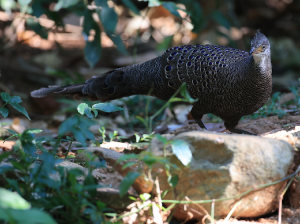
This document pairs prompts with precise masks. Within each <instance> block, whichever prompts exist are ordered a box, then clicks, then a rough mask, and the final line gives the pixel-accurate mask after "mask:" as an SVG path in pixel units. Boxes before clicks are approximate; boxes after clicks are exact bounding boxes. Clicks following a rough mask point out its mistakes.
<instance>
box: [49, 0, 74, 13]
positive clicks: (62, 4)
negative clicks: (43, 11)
mask: <svg viewBox="0 0 300 224" xmlns="http://www.w3.org/2000/svg"><path fill="white" fill-rule="evenodd" d="M78 2H79V0H59V1H58V2H57V3H56V5H55V7H54V10H55V11H59V10H60V9H62V8H69V7H71V6H74V5H75V4H77V3H78Z"/></svg>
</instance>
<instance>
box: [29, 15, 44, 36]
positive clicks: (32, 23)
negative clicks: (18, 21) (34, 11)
mask: <svg viewBox="0 0 300 224" xmlns="http://www.w3.org/2000/svg"><path fill="white" fill-rule="evenodd" d="M26 24H27V25H28V26H29V27H30V28H31V29H32V30H33V31H34V32H35V33H36V34H38V35H40V36H41V37H42V38H43V39H48V31H47V29H46V28H45V27H43V26H42V25H41V24H40V22H39V20H38V19H35V18H27V19H26Z"/></svg>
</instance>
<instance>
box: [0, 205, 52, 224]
mask: <svg viewBox="0 0 300 224" xmlns="http://www.w3.org/2000/svg"><path fill="white" fill-rule="evenodd" d="M0 220H6V221H7V222H9V223H16V222H17V223H22V224H32V223H39V224H56V222H55V221H54V220H53V218H52V217H51V216H50V215H49V214H47V213H46V212H44V211H40V210H38V209H35V208H34V209H30V210H15V209H0Z"/></svg>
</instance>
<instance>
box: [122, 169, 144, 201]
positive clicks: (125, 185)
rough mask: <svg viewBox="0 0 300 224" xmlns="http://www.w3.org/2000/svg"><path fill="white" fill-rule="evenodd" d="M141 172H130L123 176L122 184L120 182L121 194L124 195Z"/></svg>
mask: <svg viewBox="0 0 300 224" xmlns="http://www.w3.org/2000/svg"><path fill="white" fill-rule="evenodd" d="M140 175H141V174H140V173H138V172H128V173H127V175H126V176H125V177H124V178H123V180H122V182H121V184H120V188H119V190H120V196H121V197H123V196H124V195H125V194H126V193H127V191H128V189H129V187H130V186H131V185H132V184H133V183H134V181H135V180H136V178H138V177H139V176H140Z"/></svg>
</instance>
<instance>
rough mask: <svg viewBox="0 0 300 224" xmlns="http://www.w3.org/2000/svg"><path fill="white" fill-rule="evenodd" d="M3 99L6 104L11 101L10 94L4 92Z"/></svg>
mask: <svg viewBox="0 0 300 224" xmlns="http://www.w3.org/2000/svg"><path fill="white" fill-rule="evenodd" d="M1 98H2V100H4V101H5V102H7V101H9V100H10V95H9V94H8V93H5V92H2V93H1Z"/></svg>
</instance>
